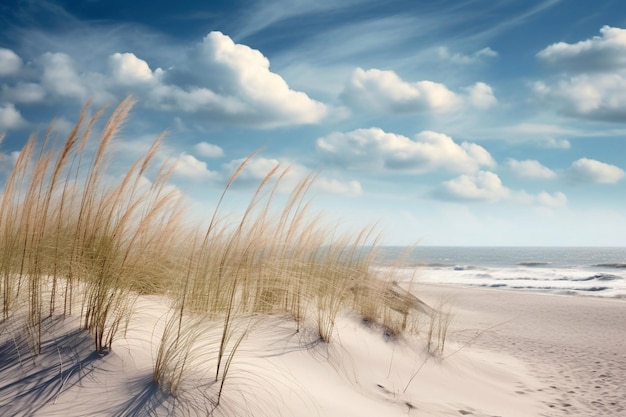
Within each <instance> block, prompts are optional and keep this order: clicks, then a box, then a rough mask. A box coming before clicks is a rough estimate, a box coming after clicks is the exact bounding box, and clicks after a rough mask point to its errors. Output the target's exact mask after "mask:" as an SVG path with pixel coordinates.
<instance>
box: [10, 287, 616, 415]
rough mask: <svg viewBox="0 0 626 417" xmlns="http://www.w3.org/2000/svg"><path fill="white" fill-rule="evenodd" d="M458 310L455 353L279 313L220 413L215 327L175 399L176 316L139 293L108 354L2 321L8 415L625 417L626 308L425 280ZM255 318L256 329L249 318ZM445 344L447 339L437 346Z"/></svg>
mask: <svg viewBox="0 0 626 417" xmlns="http://www.w3.org/2000/svg"><path fill="white" fill-rule="evenodd" d="M412 290H413V292H414V294H416V295H418V296H419V297H420V298H421V299H422V300H423V301H425V302H426V303H427V304H429V305H433V306H442V308H444V309H445V311H450V312H451V313H452V314H453V320H452V321H451V323H450V327H449V329H448V332H447V335H446V340H445V348H444V349H443V351H442V352H440V351H438V349H430V348H428V347H427V345H426V342H427V338H428V337H427V333H428V321H427V320H426V319H425V318H424V317H423V320H422V321H421V324H420V326H421V327H420V328H421V331H420V332H419V333H418V334H417V335H411V334H405V335H394V334H389V333H388V332H387V331H386V330H385V329H384V328H381V327H380V326H378V325H375V324H372V323H367V322H364V321H363V320H362V318H361V317H359V316H358V315H356V314H354V313H351V312H345V313H342V314H340V315H339V316H338V317H337V320H336V323H335V325H336V327H335V331H334V334H333V339H332V340H331V341H330V342H329V343H324V342H321V341H320V340H319V337H318V336H317V335H316V334H315V331H314V330H313V329H312V328H311V327H307V326H303V327H301V328H300V330H299V331H297V330H296V328H295V327H294V324H293V322H291V321H290V320H288V319H286V318H284V317H282V316H280V315H278V316H276V315H260V316H256V317H255V318H254V319H253V321H247V322H237V323H235V325H236V327H238V328H240V327H243V326H250V325H251V326H252V327H251V328H250V329H249V332H248V334H247V336H246V337H245V338H244V339H243V340H242V343H241V345H240V346H239V349H238V351H237V352H236V355H234V357H233V361H232V364H230V365H231V368H232V369H231V371H230V376H229V378H228V379H227V380H226V385H225V387H224V393H223V395H222V397H221V404H220V405H219V406H215V397H214V394H215V385H213V378H212V377H211V372H213V371H212V369H215V364H214V363H213V359H212V358H213V357H214V354H215V352H214V351H215V349H216V346H215V343H214V342H213V341H214V340H215V339H216V337H217V335H219V333H220V332H221V330H220V326H219V325H208V327H207V331H206V332H205V333H204V334H203V335H202V336H201V337H199V338H198V340H197V342H198V345H197V346H199V347H200V349H198V350H197V351H195V353H194V352H193V351H192V355H191V356H190V358H189V366H188V370H187V371H186V373H185V375H184V378H183V380H182V381H181V384H180V389H179V390H178V392H177V393H176V394H175V395H172V394H168V393H166V392H163V391H161V390H160V389H159V388H158V387H157V386H156V385H154V383H153V382H152V375H151V374H152V366H153V365H152V364H153V359H154V356H155V353H156V346H158V343H157V342H158V339H159V334H160V331H161V330H160V329H161V328H162V327H161V326H163V324H164V322H163V318H164V316H165V315H166V314H167V309H166V308H165V307H164V303H163V300H162V299H160V298H158V297H151V296H148V297H145V296H142V297H139V298H138V300H137V302H136V309H135V313H134V314H133V318H132V320H131V321H130V322H129V325H128V328H127V329H125V332H124V336H123V337H120V338H119V340H118V341H117V342H116V343H115V344H114V346H113V349H112V350H111V351H110V352H107V353H106V354H104V355H102V354H101V355H95V354H94V352H93V347H92V342H91V337H90V336H89V335H88V333H87V332H85V331H79V330H77V323H76V320H75V319H72V318H66V319H54V320H47V321H46V322H45V323H46V324H45V327H44V335H43V351H42V353H41V354H40V355H39V356H36V357H32V358H30V357H29V356H28V355H29V354H28V349H27V348H26V347H22V348H21V349H20V350H19V352H17V351H16V348H17V347H19V344H20V339H19V337H18V336H19V334H20V331H19V328H18V326H11V324H10V321H9V322H7V321H5V322H4V323H2V332H1V333H0V336H2V351H3V352H4V354H3V361H2V366H1V367H0V370H1V372H2V375H1V376H2V381H3V382H2V385H1V386H0V412H1V413H2V415H13V416H31V415H34V416H64V417H68V416H83V415H93V416H111V415H113V416H148V415H149V416H166V415H176V416H178V415H180V416H200V415H207V413H208V414H209V415H216V416H217V415H237V416H239V415H246V416H249V415H254V416H258V415H263V416H276V415H280V416H311V417H313V416H318V417H319V416H336V417H340V416H366V417H368V416H371V417H378V416H383V415H384V416H404V415H410V416H441V417H444V416H459V415H469V416H476V417H493V416H507V417H510V416H522V417H523V416H569V415H571V416H576V415H579V416H617V415H622V414H624V410H625V405H626V389H625V388H624V387H625V386H626V357H625V355H624V350H623V344H622V342H623V340H624V339H625V336H626V335H625V330H624V326H623V323H624V321H625V319H626V309H624V302H623V300H613V299H605V298H592V297H578V296H557V295H546V294H536V293H528V292H519V291H505V290H501V289H486V288H467V287H460V286H452V285H431V284H415V285H414V286H413V288H412ZM246 320H248V319H246ZM433 339H435V341H434V342H433V343H434V344H436V343H439V342H437V340H436V339H437V338H436V336H435V337H434V338H433Z"/></svg>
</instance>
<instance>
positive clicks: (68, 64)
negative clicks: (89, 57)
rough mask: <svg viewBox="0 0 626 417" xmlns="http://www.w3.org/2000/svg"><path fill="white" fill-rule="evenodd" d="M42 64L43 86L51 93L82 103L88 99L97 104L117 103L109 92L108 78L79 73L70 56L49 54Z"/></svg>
mask: <svg viewBox="0 0 626 417" xmlns="http://www.w3.org/2000/svg"><path fill="white" fill-rule="evenodd" d="M40 63H41V65H42V67H43V74H42V77H41V84H42V85H43V87H44V88H45V89H46V90H47V91H49V92H50V93H52V94H54V95H56V96H59V97H66V98H72V99H76V100H78V101H81V102H85V101H87V100H88V99H92V100H93V101H94V102H96V103H106V102H113V101H115V97H114V96H113V95H112V94H111V93H109V92H108V91H107V81H108V80H107V78H106V77H105V76H104V75H102V74H100V73H79V72H78V70H77V68H76V65H75V63H74V60H73V59H72V58H71V57H70V56H69V55H67V54H64V53H60V52H57V53H50V52H47V53H45V54H43V55H42V57H41V60H40Z"/></svg>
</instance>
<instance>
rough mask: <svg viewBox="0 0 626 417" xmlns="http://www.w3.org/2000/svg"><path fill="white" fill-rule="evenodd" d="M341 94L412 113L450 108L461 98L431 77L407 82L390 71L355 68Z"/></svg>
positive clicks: (357, 101)
mask: <svg viewBox="0 0 626 417" xmlns="http://www.w3.org/2000/svg"><path fill="white" fill-rule="evenodd" d="M342 97H343V98H344V100H345V101H347V102H348V103H349V104H351V105H353V106H357V107H366V108H371V109H377V110H383V111H389V112H394V113H415V112H424V111H444V112H445V111H452V110H455V109H456V108H458V107H459V105H460V102H461V100H460V99H459V97H458V96H457V95H456V94H455V93H453V92H452V91H450V90H449V89H448V88H447V87H446V86H445V85H443V84H440V83H436V82H433V81H418V82H415V83H407V82H405V81H403V80H402V79H401V78H400V77H399V76H398V75H397V74H396V73H395V72H393V71H382V70H379V69H369V70H367V71H366V70H363V69H362V68H357V69H356V70H354V72H353V73H352V77H351V78H350V79H349V80H348V82H347V84H346V86H345V88H344V91H343V93H342Z"/></svg>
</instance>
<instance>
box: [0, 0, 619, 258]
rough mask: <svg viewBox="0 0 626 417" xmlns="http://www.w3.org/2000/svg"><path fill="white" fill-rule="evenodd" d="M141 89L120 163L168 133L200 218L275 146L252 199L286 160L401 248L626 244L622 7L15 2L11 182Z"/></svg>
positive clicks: (6, 45)
mask: <svg viewBox="0 0 626 417" xmlns="http://www.w3.org/2000/svg"><path fill="white" fill-rule="evenodd" d="M128 95H132V96H133V97H135V98H136V99H137V100H138V103H137V105H136V106H135V107H134V109H133V111H132V113H131V116H130V119H129V120H128V121H127V123H126V124H125V126H124V129H123V131H122V133H121V134H120V136H119V137H118V139H117V143H116V149H117V153H116V161H115V163H116V166H118V167H123V166H124V164H125V163H130V161H131V160H133V159H136V158H138V157H139V156H141V154H142V153H144V152H145V151H146V150H147V149H148V147H149V145H150V144H151V143H152V141H153V140H154V138H155V137H156V136H158V135H159V134H160V133H162V132H164V131H167V135H166V138H165V141H164V145H163V147H162V149H161V151H160V157H161V158H163V159H165V158H174V159H177V161H178V162H177V165H176V171H175V173H174V175H173V177H172V183H173V185H174V186H176V187H178V188H179V189H180V190H181V191H182V192H183V193H185V194H186V195H187V197H188V199H189V201H190V202H191V203H190V204H192V205H193V206H194V207H196V208H198V207H199V208H200V209H199V210H198V211H197V212H204V211H203V210H206V211H207V212H210V209H211V207H213V206H214V204H215V202H216V200H217V197H218V196H219V194H220V192H221V190H222V189H223V187H224V184H225V183H226V181H227V179H228V177H229V176H230V174H232V172H233V171H234V169H235V167H236V166H237V165H238V164H239V163H240V162H241V161H242V160H243V159H244V158H246V157H247V156H248V155H250V154H251V153H253V152H256V151H258V154H257V155H256V156H255V158H254V160H253V161H252V162H251V163H250V164H249V165H248V166H247V168H246V170H245V171H244V172H243V173H242V175H241V178H240V180H239V181H238V182H236V183H235V184H234V186H233V191H232V198H231V199H230V200H229V203H228V204H227V209H229V210H232V211H233V212H237V210H241V207H243V205H245V204H246V202H247V200H246V198H247V197H246V192H247V193H248V195H249V192H250V189H251V187H253V186H254V185H255V184H258V182H259V181H261V179H262V178H263V176H264V175H265V174H266V173H267V172H269V171H270V170H271V169H272V168H273V167H274V166H275V165H277V164H281V166H290V167H291V168H290V171H289V173H288V174H287V175H286V177H285V181H284V183H285V184H284V187H282V188H281V189H280V191H281V192H284V193H288V192H289V187H290V186H293V184H296V183H297V181H298V179H299V178H301V177H302V176H305V175H307V173H310V172H315V173H318V174H317V175H318V179H317V182H316V183H315V185H314V187H313V188H312V189H311V191H310V197H311V198H312V201H313V203H312V204H313V206H314V208H315V210H319V211H321V212H322V213H323V215H324V217H325V218H327V219H328V220H329V224H336V225H338V227H346V228H349V229H351V228H354V229H355V230H358V229H359V228H362V227H365V226H368V225H372V224H375V225H376V228H377V230H379V231H380V232H381V235H382V238H381V239H382V240H381V243H382V244H386V245H410V244H414V243H418V244H421V245H451V246H465V245H472V246H474V245H476V246H626V173H625V170H626V158H625V156H626V3H625V2H623V1H622V0H598V1H594V2H589V1H587V0H541V1H540V0H501V1H497V2H494V1H492V0H390V1H382V0H343V1H334V0H332V1H331V0H319V1H315V2H312V1H306V0H265V1H252V0H247V1H239V0H232V1H210V2H209V1H185V2H171V1H162V0H151V1H145V0H137V1H132V2H129V1H119V0H107V1H104V0H87V1H73V0H25V1H22V0H8V1H3V2H2V5H0V132H4V133H6V136H5V139H4V141H3V143H2V147H1V148H0V152H1V153H2V157H3V158H2V159H0V168H1V169H0V173H2V175H5V174H6V172H7V170H8V169H10V165H11V164H12V161H14V160H15V156H16V155H17V152H19V150H20V148H21V147H22V146H23V145H24V143H25V141H26V139H27V137H28V136H29V134H31V133H32V132H35V131H39V132H43V131H45V130H46V128H47V127H48V126H49V124H50V122H51V120H52V119H53V118H54V119H55V120H56V121H55V132H57V133H58V134H59V135H65V134H67V133H68V132H69V130H70V129H71V127H72V126H73V124H74V123H75V122H76V120H77V117H78V113H79V111H80V109H81V107H82V106H83V105H84V104H85V103H86V102H87V101H88V100H92V103H93V104H92V109H93V110H94V111H95V109H96V108H98V107H99V106H107V109H109V111H110V110H111V109H113V108H114V107H115V106H116V105H117V104H119V103H120V102H121V101H122V100H123V99H124V98H125V97H127V96H128ZM120 169H121V168H120ZM339 225H340V226H339Z"/></svg>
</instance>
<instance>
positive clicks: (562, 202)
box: [511, 191, 567, 207]
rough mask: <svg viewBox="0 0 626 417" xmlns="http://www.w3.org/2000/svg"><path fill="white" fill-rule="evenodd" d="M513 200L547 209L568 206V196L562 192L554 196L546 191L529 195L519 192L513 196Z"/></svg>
mask: <svg viewBox="0 0 626 417" xmlns="http://www.w3.org/2000/svg"><path fill="white" fill-rule="evenodd" d="M511 199H512V200H514V201H517V202H520V203H523V204H528V205H539V206H545V207H565V206H566V205H567V196H566V195H565V194H564V193H562V192H560V191H557V192H555V193H552V194H550V193H548V192H545V191H542V192H540V193H538V194H529V193H527V192H526V191H518V192H514V193H513V194H511Z"/></svg>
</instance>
